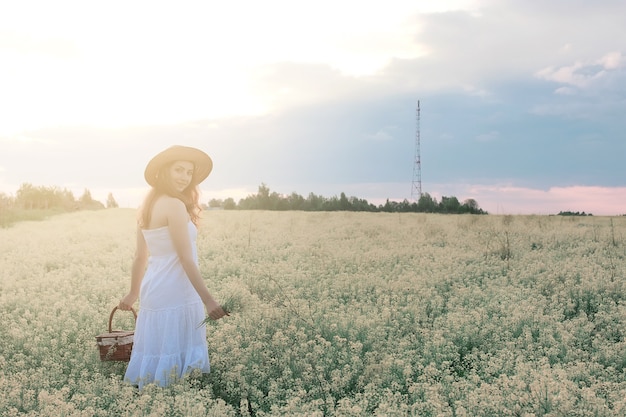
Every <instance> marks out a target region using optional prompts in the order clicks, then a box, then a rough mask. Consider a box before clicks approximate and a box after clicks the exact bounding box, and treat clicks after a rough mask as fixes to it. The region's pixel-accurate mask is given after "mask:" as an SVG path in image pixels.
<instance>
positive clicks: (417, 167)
mask: <svg viewBox="0 0 626 417" xmlns="http://www.w3.org/2000/svg"><path fill="white" fill-rule="evenodd" d="M415 125H416V126H415V127H416V129H415V162H414V163H413V186H412V188H411V199H413V201H416V202H417V201H418V200H419V199H420V197H421V196H422V160H421V156H420V101H419V100H417V111H416V115H415Z"/></svg>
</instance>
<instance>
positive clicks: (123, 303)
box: [117, 293, 138, 311]
mask: <svg viewBox="0 0 626 417" xmlns="http://www.w3.org/2000/svg"><path fill="white" fill-rule="evenodd" d="M137 298H138V297H137V296H136V295H134V294H131V293H128V294H127V295H126V297H124V298H122V299H121V300H120V303H119V304H118V305H117V308H119V309H120V310H124V311H128V310H130V309H131V308H133V304H135V301H137Z"/></svg>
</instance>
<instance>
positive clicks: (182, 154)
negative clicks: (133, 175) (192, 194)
mask: <svg viewBox="0 0 626 417" xmlns="http://www.w3.org/2000/svg"><path fill="white" fill-rule="evenodd" d="M174 161H190V162H193V166H194V170H193V177H192V178H191V185H198V184H200V183H201V182H202V181H204V180H205V179H206V177H208V176H209V174H210V173H211V170H212V169H213V161H212V160H211V157H210V156H209V155H207V154H206V153H204V152H202V151H201V150H200V149H196V148H191V147H189V146H180V145H174V146H171V147H169V148H167V149H166V150H164V151H163V152H160V153H158V154H157V155H156V156H155V157H154V158H152V159H151V160H150V162H148V165H147V166H146V170H145V171H144V173H143V175H144V177H145V179H146V181H147V182H148V184H150V185H151V186H153V187H154V186H155V185H156V183H157V177H158V175H159V170H160V169H161V167H163V166H164V165H167V164H169V163H171V162H174Z"/></svg>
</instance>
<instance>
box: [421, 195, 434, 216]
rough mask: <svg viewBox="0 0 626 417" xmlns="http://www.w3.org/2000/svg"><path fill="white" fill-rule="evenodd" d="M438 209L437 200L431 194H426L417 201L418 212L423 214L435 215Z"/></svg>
mask: <svg viewBox="0 0 626 417" xmlns="http://www.w3.org/2000/svg"><path fill="white" fill-rule="evenodd" d="M436 209H437V200H436V199H434V198H432V197H431V196H430V194H428V193H424V194H422V195H421V196H420V198H419V200H418V201H417V211H418V212H421V213H433V212H435V211H436Z"/></svg>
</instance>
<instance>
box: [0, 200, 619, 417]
mask: <svg viewBox="0 0 626 417" xmlns="http://www.w3.org/2000/svg"><path fill="white" fill-rule="evenodd" d="M134 234H135V211H134V210H129V209H108V210H100V211H93V212H87V211H81V212H76V213H71V214H64V215H58V216H55V217H53V218H51V219H48V220H45V221H41V222H22V223H18V224H16V225H14V226H12V227H10V228H7V229H0V323H1V324H2V325H1V326H0V392H2V395H0V415H2V416H18V415H31V416H85V417H86V416H89V417H91V416H168V417H169V416H220V417H221V416H239V415H242V416H301V415H306V416H367V415H372V416H624V415H626V217H615V218H609V217H562V216H552V217H546V216H494V215H489V216H471V215H459V216H455V215H435V214H415V213H411V214H409V213H407V214H397V213H395V214H387V213H356V212H334V213H324V212H307V213H305V212H262V211H208V212H205V213H204V214H203V219H202V224H201V226H200V233H199V238H198V249H199V252H198V253H199V257H200V270H201V271H202V273H203V275H204V277H205V279H206V282H207V285H208V287H209V288H210V289H211V290H212V291H213V292H214V293H215V295H216V297H217V298H218V299H219V300H222V301H224V303H226V304H227V305H228V307H229V308H230V309H231V311H232V314H231V316H230V317H227V318H225V319H224V320H220V321H219V322H216V323H211V324H209V325H208V329H207V330H208V337H209V354H210V357H211V366H212V372H211V374H209V375H206V376H201V377H192V378H187V379H185V380H182V381H180V382H178V383H176V384H174V385H172V386H170V387H167V388H157V387H154V386H148V387H147V388H145V389H144V390H142V391H137V390H136V389H135V388H133V387H132V386H129V385H127V384H125V383H124V382H123V381H122V376H123V373H124V370H125V366H126V364H125V363H116V362H101V361H100V360H99V357H98V351H97V347H96V344H95V336H96V335H97V334H99V333H103V332H105V331H106V330H107V329H106V326H107V320H108V316H109V313H110V311H111V309H112V307H113V306H115V305H116V304H117V302H118V300H119V299H120V298H121V297H122V296H123V295H124V294H125V293H126V291H127V289H128V285H129V280H130V278H129V276H130V267H131V261H132V256H133V252H134V243H135V240H134ZM138 307H139V308H141V306H140V305H139V306H138ZM115 324H116V326H115V327H117V328H130V327H132V315H130V314H129V313H124V312H121V313H118V314H116V316H115Z"/></svg>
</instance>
